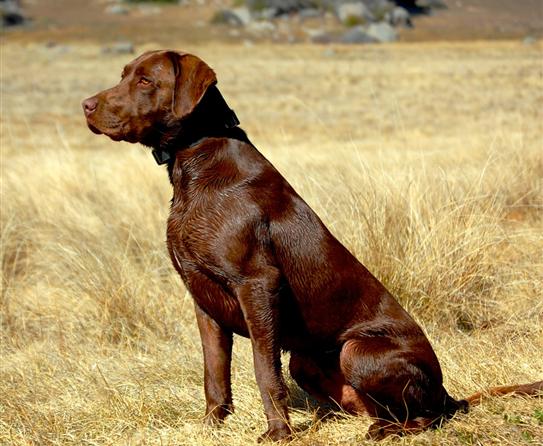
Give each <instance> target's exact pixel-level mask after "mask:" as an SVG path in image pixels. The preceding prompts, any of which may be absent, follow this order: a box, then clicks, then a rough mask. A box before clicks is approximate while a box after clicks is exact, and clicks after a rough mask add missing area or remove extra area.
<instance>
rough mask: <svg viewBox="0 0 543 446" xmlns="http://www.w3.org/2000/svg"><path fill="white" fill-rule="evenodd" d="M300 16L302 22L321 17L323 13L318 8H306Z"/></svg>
mask: <svg viewBox="0 0 543 446" xmlns="http://www.w3.org/2000/svg"><path fill="white" fill-rule="evenodd" d="M298 16H299V18H300V19H301V20H304V19H311V18H314V17H321V16H322V11H320V10H319V9H317V8H304V9H302V10H300V12H298Z"/></svg>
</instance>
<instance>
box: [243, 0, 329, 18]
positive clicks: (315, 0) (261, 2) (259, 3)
mask: <svg viewBox="0 0 543 446" xmlns="http://www.w3.org/2000/svg"><path fill="white" fill-rule="evenodd" d="M246 4H247V6H248V7H249V9H250V10H251V11H252V12H253V13H254V14H258V12H259V11H262V10H264V9H275V10H276V11H277V13H276V15H278V16H279V15H283V14H289V13H291V12H298V11H301V10H302V9H307V8H319V7H320V6H321V5H322V2H321V3H319V0H246Z"/></svg>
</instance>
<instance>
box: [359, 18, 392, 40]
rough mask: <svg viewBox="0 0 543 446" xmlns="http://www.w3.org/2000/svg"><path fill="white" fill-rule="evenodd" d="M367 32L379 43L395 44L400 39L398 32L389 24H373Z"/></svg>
mask: <svg viewBox="0 0 543 446" xmlns="http://www.w3.org/2000/svg"><path fill="white" fill-rule="evenodd" d="M366 32H367V34H368V35H369V36H371V37H373V38H374V39H375V40H377V41H378V42H393V41H394V40H396V39H397V38H398V33H397V32H396V30H395V29H394V28H393V27H392V26H391V25H390V24H388V23H387V22H379V23H372V24H370V25H369V26H368V27H367V29H366Z"/></svg>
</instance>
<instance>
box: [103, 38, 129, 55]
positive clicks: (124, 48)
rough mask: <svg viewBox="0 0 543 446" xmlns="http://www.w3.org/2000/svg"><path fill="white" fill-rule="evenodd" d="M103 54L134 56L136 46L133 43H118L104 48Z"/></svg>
mask: <svg viewBox="0 0 543 446" xmlns="http://www.w3.org/2000/svg"><path fill="white" fill-rule="evenodd" d="M102 53H103V54H134V44H133V43H132V42H128V41H126V42H117V43H114V44H113V45H110V46H106V47H103V48H102Z"/></svg>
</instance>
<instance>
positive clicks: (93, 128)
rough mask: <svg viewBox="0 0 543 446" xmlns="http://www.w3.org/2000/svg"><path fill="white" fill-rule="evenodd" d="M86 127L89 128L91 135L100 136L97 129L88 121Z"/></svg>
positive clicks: (100, 132) (99, 131)
mask: <svg viewBox="0 0 543 446" xmlns="http://www.w3.org/2000/svg"><path fill="white" fill-rule="evenodd" d="M87 126H88V127H89V129H90V130H91V132H92V133H96V134H97V135H101V134H102V131H101V130H100V129H99V128H98V127H95V126H93V125H92V124H91V123H90V122H89V121H87Z"/></svg>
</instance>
